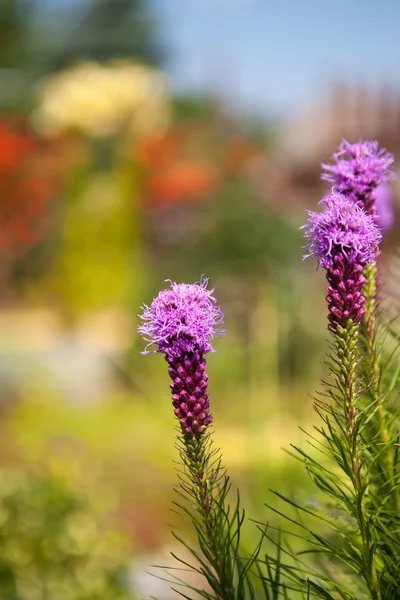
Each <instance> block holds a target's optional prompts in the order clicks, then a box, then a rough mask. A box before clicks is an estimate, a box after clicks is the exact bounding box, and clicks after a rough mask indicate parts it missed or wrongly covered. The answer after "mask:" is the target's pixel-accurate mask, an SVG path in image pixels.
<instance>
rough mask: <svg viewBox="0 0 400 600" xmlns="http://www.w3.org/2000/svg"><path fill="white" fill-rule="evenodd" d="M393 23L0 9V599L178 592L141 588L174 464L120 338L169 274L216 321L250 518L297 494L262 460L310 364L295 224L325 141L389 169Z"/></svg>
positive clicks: (313, 188) (228, 0)
mask: <svg viewBox="0 0 400 600" xmlns="http://www.w3.org/2000/svg"><path fill="white" fill-rule="evenodd" d="M300 5H301V6H300ZM332 10H333V9H332ZM344 15H345V22H344V23H343V20H344ZM399 26H400V6H399V5H398V4H397V3H396V2H395V0H393V1H388V0H386V1H385V0H384V1H383V2H381V3H379V6H378V4H377V3H371V4H370V5H368V6H366V5H365V3H364V2H361V0H353V1H350V2H345V1H344V0H339V1H338V2H337V3H336V5H335V14H330V13H329V12H328V9H323V8H322V7H321V6H319V5H318V3H315V2H312V1H310V0H307V1H305V2H302V3H297V2H296V1H295V0H283V1H282V2H279V3H278V2H275V1H272V0H271V1H265V2H264V1H263V0H214V1H212V0H186V1H185V2H182V0H179V1H178V0H153V1H152V0H141V1H140V0H0V430H1V436H0V599H4V600H36V599H41V600H42V599H46V600H53V599H54V600H55V599H57V600H89V599H90V600H92V599H97V598H98V599H100V598H107V600H112V599H114V598H115V599H120V598H121V599H122V598H124V599H125V598H132V599H136V600H137V599H141V598H148V597H150V595H151V594H153V595H155V596H158V597H159V598H160V600H168V599H169V598H174V597H176V595H175V594H174V593H172V595H169V594H170V592H169V586H168V585H167V584H165V583H163V582H162V581H158V580H157V579H155V578H152V577H151V576H148V575H146V571H147V570H149V568H148V567H149V565H150V564H164V565H165V564H169V561H170V560H171V559H170V557H169V552H170V550H171V549H173V548H174V543H175V542H174V540H173V538H172V536H171V534H170V528H169V525H168V523H170V522H171V521H172V522H176V519H177V518H176V517H175V516H174V515H172V514H171V512H170V509H171V506H172V501H173V499H174V492H173V487H172V486H173V483H174V482H176V474H175V472H174V468H175V467H174V463H173V460H175V459H176V458H177V453H176V450H175V446H174V436H175V433H176V432H175V429H174V426H175V422H174V418H173V413H172V408H171V401H170V396H169V387H168V375H167V372H166V369H165V364H164V362H163V360H162V358H161V357H159V358H158V359H149V357H146V356H141V355H140V354H139V353H140V352H141V351H142V350H143V341H142V340H141V339H139V338H138V336H137V334H136V327H137V325H138V318H137V314H138V313H139V312H140V306H141V305H142V304H143V303H144V302H146V303H150V302H151V299H152V297H153V296H154V295H155V294H156V293H157V292H158V291H159V289H161V288H163V287H164V286H165V285H167V284H165V283H164V282H165V280H166V279H171V280H173V281H177V282H182V281H186V282H189V283H192V282H195V281H198V280H199V279H200V277H201V276H202V275H203V274H205V275H206V276H208V277H210V281H211V284H212V287H214V288H215V295H216V297H217V299H218V303H219V304H220V305H221V306H222V307H223V310H224V312H225V315H226V319H225V326H226V329H227V331H228V334H227V337H226V338H224V339H223V340H220V341H217V342H216V349H217V353H216V354H213V355H210V356H209V360H208V365H209V377H210V392H211V399H212V411H213V414H214V421H215V431H216V436H215V437H216V442H217V444H218V445H219V446H220V447H221V449H222V452H223V456H224V463H225V465H226V467H227V468H228V470H229V473H230V475H231V478H232V481H233V485H234V487H235V488H236V487H237V486H239V487H240V488H241V493H242V497H243V502H244V505H245V506H246V509H247V513H248V514H249V516H251V517H253V518H254V519H260V520H263V521H267V520H269V519H270V518H273V519H275V520H276V517H274V516H272V517H271V514H270V513H269V512H268V510H267V509H266V508H265V506H264V505H263V503H264V502H269V503H274V499H273V497H271V495H270V493H269V491H268V490H269V488H274V489H278V490H280V491H281V492H285V493H287V494H289V495H291V494H296V495H297V496H300V497H303V498H307V499H308V500H309V501H310V503H312V502H313V501H314V498H313V497H312V496H311V492H309V485H308V481H307V474H306V472H305V470H304V469H302V467H301V465H299V464H298V463H297V462H296V461H294V460H293V459H292V458H291V457H290V456H289V455H288V454H287V453H285V452H284V450H283V448H289V446H290V443H294V444H298V443H299V441H300V440H301V439H302V432H301V429H300V428H299V426H301V427H306V428H307V427H312V424H313V422H314V421H315V418H314V414H313V410H312V392H313V390H314V389H315V388H317V387H318V385H319V380H320V378H321V376H323V373H324V366H323V364H322V361H323V353H324V349H325V348H326V344H325V339H326V333H325V311H326V309H325V305H324V300H323V296H324V277H323V275H322V274H318V275H315V265H314V264H302V262H301V257H302V245H303V241H302V233H301V231H299V227H300V226H301V225H302V224H303V223H304V221H305V214H304V211H305V210H306V209H311V210H314V209H315V208H316V205H317V202H318V201H319V199H320V197H321V195H322V194H323V193H324V190H326V189H327V188H326V185H325V184H323V182H320V162H321V161H326V160H328V158H329V156H330V155H331V154H332V153H333V152H334V151H335V149H336V146H337V144H338V143H339V142H340V140H341V138H342V137H345V138H347V139H348V140H349V141H355V140H356V139H358V138H359V137H360V136H363V137H364V138H367V139H377V140H378V141H379V143H380V144H381V145H382V146H384V147H387V148H388V150H390V151H391V152H393V153H394V154H395V156H397V158H398V157H399V156H400V152H399V151H400V85H399V84H400V70H399V68H398V64H397V57H398V56H399V53H400V41H399V36H398V28H399ZM345 40H346V43H345ZM392 190H393V195H394V196H393V197H394V203H395V211H396V212H399V211H398V207H397V201H398V183H396V182H394V183H393V185H392ZM399 232H400V224H399V221H397V222H395V223H394V225H393V227H392V229H391V231H390V232H389V233H388V234H387V235H386V239H385V244H384V252H383V263H384V266H385V268H386V270H387V271H388V272H390V271H391V265H392V261H393V260H394V257H395V249H396V242H397V240H398V239H399ZM385 289H386V288H385ZM383 294H384V296H385V295H386V292H385V291H384V293H383ZM310 489H311V488H310ZM174 519H175V521H174ZM247 535H248V540H246V543H247V542H248V544H249V546H254V544H255V543H256V540H257V533H256V529H255V526H254V527H253V528H252V526H251V525H249V527H248V530H247Z"/></svg>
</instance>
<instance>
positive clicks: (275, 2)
mask: <svg viewBox="0 0 400 600" xmlns="http://www.w3.org/2000/svg"><path fill="white" fill-rule="evenodd" d="M39 1H40V2H41V3H42V4H43V5H47V7H55V6H56V5H58V6H59V7H60V6H62V5H64V7H65V6H71V5H72V6H73V5H75V7H78V6H82V2H83V0H39ZM145 1H147V2H148V4H149V6H150V7H152V8H153V10H154V12H155V16H156V18H157V21H158V24H159V29H160V33H161V37H162V41H163V43H164V45H165V46H166V48H167V50H168V56H169V58H168V62H167V65H166V68H167V72H168V75H169V77H170V82H171V85H172V87H173V88H174V89H177V90H195V91H196V90H200V91H201V90H204V88H206V89H208V90H214V91H216V92H217V93H218V94H221V95H224V96H228V97H229V98H230V99H231V103H232V105H233V106H235V107H236V108H245V109H256V110H257V111H259V112H262V113H266V114H268V113H273V114H284V113H285V112H287V111H292V110H293V109H295V108H296V107H297V106H299V105H300V106H301V105H304V104H307V103H308V102H310V101H311V100H312V99H313V97H315V96H318V95H321V94H323V93H325V92H326V90H327V88H328V86H329V84H330V83H331V82H332V81H354V82H362V83H366V84H369V85H371V86H379V85H380V84H381V83H384V84H389V85H392V86H393V87H396V88H398V89H400V0H330V1H329V2H327V1H324V0H145Z"/></svg>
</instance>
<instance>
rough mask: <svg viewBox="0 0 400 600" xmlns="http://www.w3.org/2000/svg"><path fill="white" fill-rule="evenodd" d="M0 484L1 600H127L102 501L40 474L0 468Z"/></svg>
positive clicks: (118, 545) (119, 549) (118, 547)
mask: <svg viewBox="0 0 400 600" xmlns="http://www.w3.org/2000/svg"><path fill="white" fill-rule="evenodd" d="M0 481H1V484H0V598H4V600H39V599H43V598H58V599H59V600H86V599H87V600H89V599H93V600H94V599H95V598H98V599H99V600H100V598H110V600H111V599H115V600H123V599H127V598H129V597H130V596H129V594H128V590H127V569H126V567H125V568H124V567H123V566H122V557H123V556H124V545H123V540H122V539H121V536H120V535H119V534H118V533H116V532H115V530H113V529H112V521H111V522H107V521H109V520H110V517H107V515H104V514H103V515H102V514H101V512H102V511H103V512H104V507H102V506H101V501H102V496H101V495H97V494H96V493H95V491H94V490H92V491H91V494H90V496H89V495H88V494H87V493H86V494H85V493H84V492H83V491H82V490H80V489H74V488H73V487H72V486H71V482H68V481H66V480H65V478H64V480H63V479H62V478H61V477H59V476H56V475H54V474H52V473H50V472H46V470H44V469H43V468H41V469H31V470H23V469H15V468H4V467H3V468H2V469H1V473H0ZM99 509H100V510H99ZM125 555H126V549H125Z"/></svg>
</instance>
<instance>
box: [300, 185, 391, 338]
mask: <svg viewBox="0 0 400 600" xmlns="http://www.w3.org/2000/svg"><path fill="white" fill-rule="evenodd" d="M321 203H323V204H325V206H326V209H325V211H324V212H322V213H314V212H310V211H308V215H309V217H308V223H307V224H306V225H304V226H303V227H304V229H305V237H306V241H307V244H306V246H305V248H306V250H307V252H308V254H306V255H305V256H304V258H308V257H316V258H317V260H318V265H320V266H321V267H323V268H324V269H326V271H327V274H326V277H327V279H328V283H329V286H328V290H327V292H328V293H327V296H326V300H327V302H328V308H329V316H328V319H329V325H328V329H329V330H330V331H332V332H333V333H335V332H336V331H337V325H339V324H340V325H343V326H344V325H345V324H346V322H347V321H348V320H349V319H352V320H353V321H354V322H355V323H357V322H358V321H360V319H361V318H362V316H363V314H364V309H363V305H364V301H365V299H364V297H363V296H362V293H361V291H362V286H363V284H364V282H365V278H364V277H363V275H362V271H363V267H364V265H366V264H369V263H373V262H375V261H376V251H377V249H378V246H379V243H380V241H381V238H382V236H381V234H380V232H379V229H378V228H377V226H376V225H375V223H374V221H373V219H372V217H371V216H370V215H368V214H367V213H366V212H365V211H364V210H363V209H362V208H360V207H359V206H358V205H357V204H355V203H354V202H353V201H352V200H349V199H348V198H345V197H344V196H342V195H341V194H335V193H333V194H330V195H329V196H326V197H325V198H324V199H323V200H321Z"/></svg>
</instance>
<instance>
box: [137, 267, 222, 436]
mask: <svg viewBox="0 0 400 600" xmlns="http://www.w3.org/2000/svg"><path fill="white" fill-rule="evenodd" d="M207 284H208V279H205V278H204V279H201V280H200V282H199V283H198V284H197V283H195V284H186V283H180V284H177V283H172V282H171V289H167V290H163V291H161V292H160V293H159V294H158V296H157V297H156V298H154V300H153V302H152V304H151V306H150V307H149V306H144V307H143V314H142V315H141V317H140V318H141V319H142V321H143V323H142V325H140V326H139V328H138V331H139V333H140V334H141V335H142V336H143V337H144V339H145V340H146V341H147V342H148V345H152V344H154V346H155V350H154V352H157V353H164V354H165V360H166V361H167V363H168V373H169V375H170V377H171V379H172V383H171V385H170V387H171V391H172V404H173V406H174V408H175V410H174V413H175V415H176V417H177V418H178V419H179V423H180V425H181V429H182V432H183V434H184V435H185V436H186V437H189V438H190V437H193V436H195V437H199V436H200V435H201V434H202V433H203V432H204V430H205V428H206V427H207V425H209V424H210V423H211V421H212V416H211V414H210V410H209V409H210V405H209V402H208V392H207V381H208V377H207V375H206V373H205V365H206V360H205V358H204V354H207V353H208V352H213V348H212V346H211V344H210V341H211V340H212V339H213V338H214V337H219V336H220V335H222V334H223V333H225V331H224V330H222V329H220V328H219V327H218V325H221V324H222V323H223V318H224V315H223V313H222V311H221V309H220V308H219V307H218V306H216V305H215V302H216V300H215V298H214V297H213V296H212V292H213V290H208V289H207ZM148 353H149V351H147V349H146V351H145V352H144V353H143V354H148Z"/></svg>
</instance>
